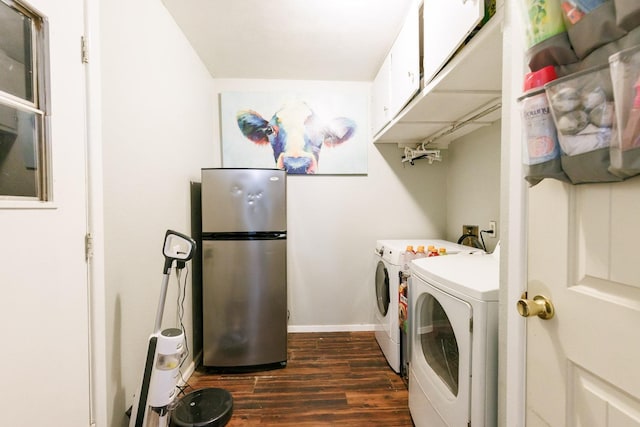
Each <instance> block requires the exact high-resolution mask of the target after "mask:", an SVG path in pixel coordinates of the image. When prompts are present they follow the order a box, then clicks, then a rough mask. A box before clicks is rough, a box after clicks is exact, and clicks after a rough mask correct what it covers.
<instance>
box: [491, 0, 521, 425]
mask: <svg viewBox="0 0 640 427" xmlns="http://www.w3.org/2000/svg"><path fill="white" fill-rule="evenodd" d="M517 3H518V2H517V1H516V0H510V1H507V2H506V13H505V21H504V28H503V55H502V62H503V69H502V80H503V84H502V96H503V102H502V105H503V107H502V144H501V147H502V148H501V172H500V180H501V185H500V187H501V195H500V198H501V200H500V217H501V224H503V226H504V228H503V229H502V230H501V233H502V239H503V241H502V242H501V245H502V250H501V252H500V254H501V257H500V264H501V265H500V314H499V325H500V326H499V328H500V332H499V342H500V344H499V355H498V358H499V360H500V365H499V369H498V370H499V381H498V384H499V386H498V387H499V389H498V425H499V426H501V427H523V426H524V425H525V405H526V388H525V386H526V351H525V346H526V328H525V321H524V318H522V317H520V316H519V315H518V314H517V311H516V301H517V300H518V299H519V298H520V295H521V294H522V292H523V290H524V289H526V282H527V272H526V270H527V261H526V260H527V258H526V255H527V220H526V211H527V210H526V206H527V205H526V196H527V189H526V182H525V180H524V173H523V167H522V152H521V151H522V147H521V139H522V138H521V123H520V122H521V120H520V112H519V109H518V105H517V103H516V100H517V98H518V96H520V94H521V92H522V81H523V76H524V75H525V73H526V72H527V70H526V65H525V58H524V50H525V47H524V43H523V40H522V38H523V37H522V34H524V29H523V28H522V22H521V21H522V19H521V16H520V8H519V5H518V4H517Z"/></svg>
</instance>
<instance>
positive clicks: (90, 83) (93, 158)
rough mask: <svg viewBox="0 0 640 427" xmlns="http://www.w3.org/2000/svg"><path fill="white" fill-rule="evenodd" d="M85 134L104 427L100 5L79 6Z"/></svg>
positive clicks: (93, 339)
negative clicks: (81, 11)
mask: <svg viewBox="0 0 640 427" xmlns="http://www.w3.org/2000/svg"><path fill="white" fill-rule="evenodd" d="M84 31H85V34H84V38H85V43H86V45H85V47H86V52H87V57H86V59H85V67H84V72H85V83H84V84H85V110H86V111H85V129H86V131H85V132H86V142H85V143H86V150H87V156H86V157H87V160H86V161H87V165H86V169H87V171H86V174H87V203H88V206H87V228H88V230H87V232H88V233H90V236H91V252H92V256H91V258H90V259H89V261H88V273H87V274H88V283H89V289H88V297H89V301H88V307H87V310H88V312H89V322H90V325H89V336H88V337H87V338H88V345H89V356H90V360H89V367H90V372H89V386H90V390H89V394H90V415H91V427H96V426H98V427H99V426H104V427H107V426H108V425H109V424H108V420H109V417H108V390H107V385H108V382H107V378H108V375H107V345H106V343H107V332H106V330H107V328H106V289H105V268H104V256H105V254H104V210H103V171H102V110H101V105H102V100H101V72H100V67H101V65H100V3H99V0H84Z"/></svg>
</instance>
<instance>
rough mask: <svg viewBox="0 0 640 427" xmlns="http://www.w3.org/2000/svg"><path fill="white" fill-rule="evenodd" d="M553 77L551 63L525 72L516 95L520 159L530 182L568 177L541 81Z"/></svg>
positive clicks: (544, 81) (546, 80)
mask: <svg viewBox="0 0 640 427" xmlns="http://www.w3.org/2000/svg"><path fill="white" fill-rule="evenodd" d="M556 78H557V76H556V72H555V69H554V67H553V66H551V65H549V66H547V67H544V68H542V69H540V70H538V71H534V72H531V73H528V74H527V75H526V76H525V79H524V94H523V95H522V96H521V97H520V98H518V106H519V108H520V115H521V117H522V123H523V126H522V133H523V135H522V142H523V147H522V163H523V164H524V172H525V177H524V178H525V180H527V182H528V183H529V185H531V186H534V185H536V184H538V183H539V182H540V181H542V180H543V179H544V178H555V179H558V180H560V181H568V180H569V179H568V178H567V176H566V175H565V173H564V172H563V170H562V165H561V164H560V146H559V145H558V136H557V131H556V127H555V125H554V123H553V117H552V116H551V108H550V107H549V102H548V100H547V94H546V93H545V91H544V85H545V84H546V83H549V82H551V81H553V80H555V79H556Z"/></svg>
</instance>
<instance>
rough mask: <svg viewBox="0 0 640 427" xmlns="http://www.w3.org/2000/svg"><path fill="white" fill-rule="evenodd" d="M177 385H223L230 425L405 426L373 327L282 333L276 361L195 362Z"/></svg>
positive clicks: (397, 381) (399, 387)
mask: <svg viewBox="0 0 640 427" xmlns="http://www.w3.org/2000/svg"><path fill="white" fill-rule="evenodd" d="M188 385H189V386H190V387H191V388H187V389H186V390H185V392H187V393H188V392H189V391H192V390H195V389H201V388H206V387H216V388H223V389H225V390H227V391H229V392H230V393H231V394H232V396H233V399H234V405H233V416H232V418H231V421H229V423H228V424H227V426H229V427H238V426H297V427H299V426H314V427H320V426H385V427H411V426H413V423H412V422H411V416H410V415H409V408H408V404H407V396H408V394H407V388H406V386H405V383H404V382H403V380H402V378H401V377H400V376H399V375H397V374H396V373H394V372H393V371H392V370H391V368H389V365H387V362H386V360H385V358H384V355H383V354H382V352H381V350H380V348H379V347H378V344H377V342H376V340H375V337H374V334H373V332H338V333H294V334H289V343H288V361H287V366H286V367H285V368H283V369H274V370H268V371H261V372H252V373H216V372H211V371H210V370H205V369H202V368H201V369H198V370H196V372H195V373H194V374H193V375H192V376H191V378H190V379H189V381H188Z"/></svg>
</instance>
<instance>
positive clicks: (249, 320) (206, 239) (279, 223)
mask: <svg viewBox="0 0 640 427" xmlns="http://www.w3.org/2000/svg"><path fill="white" fill-rule="evenodd" d="M201 199H202V304H203V306H202V317H203V332H202V346H203V364H204V365H205V366H211V367H248V366H257V365H270V364H278V363H279V364H281V365H283V366H284V365H285V364H286V361H287V260H286V254H287V217H286V173H285V172H284V171H281V170H278V169H202V196H201Z"/></svg>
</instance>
